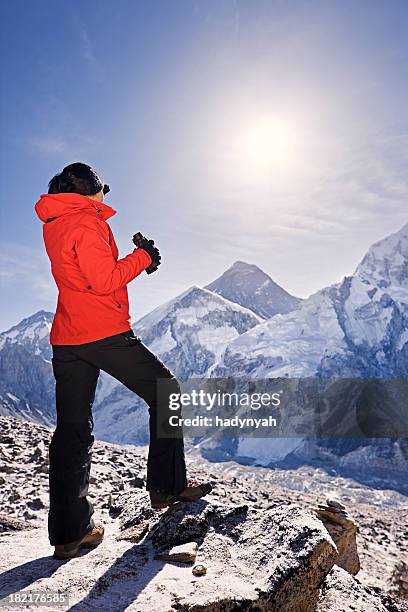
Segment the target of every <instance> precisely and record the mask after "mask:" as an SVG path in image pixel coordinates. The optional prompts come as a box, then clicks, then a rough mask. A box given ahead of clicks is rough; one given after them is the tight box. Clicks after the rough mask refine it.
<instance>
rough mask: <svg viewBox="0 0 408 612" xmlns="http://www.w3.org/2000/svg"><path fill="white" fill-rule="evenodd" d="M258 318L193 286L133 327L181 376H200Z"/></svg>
mask: <svg viewBox="0 0 408 612" xmlns="http://www.w3.org/2000/svg"><path fill="white" fill-rule="evenodd" d="M260 322H261V318H260V317H259V316H257V315H256V314H254V313H253V312H252V311H251V310H248V309H247V308H244V307H243V306H240V305H239V304H236V303H233V302H231V301H229V300H227V299H225V298H223V297H222V296H219V295H217V294H215V293H213V292H211V291H209V290H207V289H201V288H200V287H197V286H193V287H190V289H187V290H186V291H184V292H183V293H181V294H180V295H178V296H177V297H176V298H174V299H172V300H170V301H169V302H166V304H164V305H162V306H159V307H158V308H155V309H154V310H153V311H152V312H151V313H149V314H147V315H145V316H144V317H142V318H141V319H139V321H136V323H135V324H134V326H133V329H134V331H135V333H136V334H137V335H138V336H140V337H141V338H142V340H143V342H144V343H145V344H146V345H147V346H148V347H149V348H150V350H151V351H153V352H154V353H157V354H159V355H160V357H161V359H162V360H164V361H165V363H166V365H167V366H168V367H169V368H170V369H171V370H172V371H174V373H175V374H176V375H178V376H181V377H182V378H189V377H193V376H197V377H198V376H203V375H204V374H207V373H208V371H209V369H210V368H211V367H212V366H213V365H214V364H215V363H216V362H217V361H219V360H220V359H221V358H222V354H223V352H224V349H225V347H226V346H227V345H228V344H229V343H230V342H232V341H233V340H234V339H235V338H238V337H239V336H240V335H241V334H243V333H245V332H246V331H248V330H249V329H252V328H254V327H256V326H257V325H258V324H259V323H260Z"/></svg>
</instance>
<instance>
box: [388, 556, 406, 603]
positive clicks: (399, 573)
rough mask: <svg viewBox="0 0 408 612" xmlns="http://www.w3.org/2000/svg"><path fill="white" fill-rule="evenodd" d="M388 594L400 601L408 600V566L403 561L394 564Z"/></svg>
mask: <svg viewBox="0 0 408 612" xmlns="http://www.w3.org/2000/svg"><path fill="white" fill-rule="evenodd" d="M389 593H391V594H392V595H393V596H396V597H400V598H402V599H408V565H407V563H406V562H405V561H402V560H401V561H397V562H396V563H395V565H394V569H393V570H392V575H391V587H390V589H389Z"/></svg>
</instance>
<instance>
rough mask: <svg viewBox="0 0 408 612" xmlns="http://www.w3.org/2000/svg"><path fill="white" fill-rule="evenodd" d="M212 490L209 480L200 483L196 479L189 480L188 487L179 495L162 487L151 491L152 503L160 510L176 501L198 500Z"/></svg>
mask: <svg viewBox="0 0 408 612" xmlns="http://www.w3.org/2000/svg"><path fill="white" fill-rule="evenodd" d="M210 491H212V486H211V484H210V483H209V482H204V483H202V484H199V483H197V482H196V481H192V480H189V481H188V483H187V487H186V488H185V489H183V491H181V493H178V494H177V495H175V494H174V493H169V492H168V491H163V490H162V489H156V490H153V491H149V494H150V504H151V507H152V508H154V509H155V510H160V509H161V508H167V507H168V506H172V505H173V504H174V503H175V502H192V501H196V500H197V499H200V498H201V497H204V496H205V495H207V494H208V493H210Z"/></svg>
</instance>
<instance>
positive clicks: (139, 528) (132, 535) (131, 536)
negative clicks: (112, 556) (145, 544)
mask: <svg viewBox="0 0 408 612" xmlns="http://www.w3.org/2000/svg"><path fill="white" fill-rule="evenodd" d="M148 530H149V522H148V521H144V522H142V523H140V524H139V525H132V527H128V528H127V529H125V530H124V531H122V532H121V533H119V535H117V536H116V540H118V541H120V540H127V541H128V542H134V543H135V544H137V543H138V542H140V540H142V539H143V538H144V536H145V535H146V533H147V532H148Z"/></svg>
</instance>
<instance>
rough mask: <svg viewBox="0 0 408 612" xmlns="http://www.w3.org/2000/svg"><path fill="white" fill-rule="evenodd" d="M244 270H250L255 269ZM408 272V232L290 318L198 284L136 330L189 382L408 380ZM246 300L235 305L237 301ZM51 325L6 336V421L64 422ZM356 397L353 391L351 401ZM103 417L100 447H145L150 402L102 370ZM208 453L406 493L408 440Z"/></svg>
mask: <svg viewBox="0 0 408 612" xmlns="http://www.w3.org/2000/svg"><path fill="white" fill-rule="evenodd" d="M240 265H241V264H240ZM242 265H243V266H244V268H245V269H246V267H247V264H242ZM233 268H234V266H232V268H231V269H230V271H231V270H232V269H233ZM407 270H408V224H407V225H405V226H404V227H403V228H401V230H400V231H399V232H396V233H395V234H392V235H391V236H388V237H386V238H385V239H383V240H381V241H379V242H377V243H376V244H374V245H373V246H372V247H371V248H370V249H369V251H368V252H367V255H366V256H365V257H364V259H363V260H362V261H361V263H360V264H359V265H358V267H357V268H356V270H355V272H354V274H352V275H351V276H348V277H345V278H344V279H343V280H342V281H340V282H339V283H337V284H334V285H331V286H329V287H326V288H324V289H322V290H321V291H318V292H317V293H315V294H314V295H312V296H310V298H308V299H306V300H302V301H300V302H299V303H298V307H297V308H296V309H295V310H293V311H291V312H289V313H285V314H276V315H275V316H273V317H271V318H269V319H268V320H265V319H264V318H261V316H260V315H257V314H255V313H254V311H253V310H252V309H248V308H245V307H244V306H242V305H239V304H238V303H237V302H235V301H231V300H230V299H227V298H225V297H224V296H222V295H219V294H218V293H217V292H214V291H211V290H209V289H208V288H204V289H202V288H200V287H196V286H194V287H191V288H189V289H188V290H186V291H185V292H183V293H182V294H181V295H179V296H177V297H176V298H174V299H173V300H170V301H169V302H167V303H166V304H164V305H162V306H160V307H158V308H156V309H155V310H153V311H152V312H151V313H149V314H148V315H146V316H144V317H143V318H142V319H140V320H139V321H136V322H135V323H134V325H133V330H134V332H135V333H136V334H137V335H139V336H140V337H141V339H142V340H143V342H144V343H145V344H146V345H147V346H148V347H149V348H150V349H151V350H152V351H153V352H154V353H155V354H157V355H158V357H159V358H160V359H162V360H163V362H164V363H165V364H166V365H167V366H168V367H169V368H170V369H171V370H172V371H173V372H174V373H175V374H176V376H178V377H179V378H181V379H189V378H198V377H236V378H239V377H246V378H251V379H265V378H266V379H268V378H279V377H282V378H284V379H309V378H311V379H313V378H316V379H321V380H325V379H331V378H334V379H335V378H338V379H344V378H347V379H350V380H354V379H371V378H374V379H380V380H383V379H396V378H400V379H402V380H403V379H405V380H406V379H407V370H408V280H407ZM230 271H227V272H226V274H227V273H228V272H230ZM262 274H263V273H262ZM244 276H245V275H244ZM221 278H222V277H221ZM268 278H269V277H268ZM218 280H220V279H218ZM214 282H217V281H214ZM237 282H238V281H237ZM243 285H245V287H247V285H246V283H243ZM260 285H262V282H261V283H260ZM260 285H259V283H258V285H256V286H257V287H259V286H260ZM241 288H242V287H241ZM241 288H240V289H241ZM215 289H217V287H215ZM221 289H222V287H220V286H219V287H218V290H219V291H220V290H221ZM255 290H256V289H254V292H255ZM244 294H245V292H244V293H242V292H241V293H239V295H238V293H237V294H235V295H232V297H233V298H234V299H236V300H237V299H241V298H242V296H243V295H244ZM248 295H249V292H248ZM264 314H265V313H264ZM51 320H52V314H51V313H44V311H40V312H39V313H36V314H34V315H33V316H32V317H28V318H27V319H24V320H23V321H22V322H21V323H19V324H18V325H16V326H14V327H12V328H11V329H10V330H8V331H7V332H4V333H3V334H0V374H1V383H0V412H1V413H3V414H6V415H22V416H23V417H24V418H26V419H31V420H37V421H38V422H40V423H46V424H48V423H49V422H50V419H51V420H53V419H54V418H55V417H54V413H55V409H54V401H55V400H54V379H53V376H52V367H51V362H50V349H49V346H48V344H47V343H48V339H47V333H48V330H49V325H50V322H51ZM350 384H351V385H352V383H350ZM352 389H353V387H352V386H351V387H350V389H346V393H345V395H346V396H347V392H348V391H350V393H351V392H352ZM396 403H397V404H398V405H396V406H392V410H390V411H389V413H390V414H389V416H390V418H394V416H393V415H394V414H397V415H398V414H399V412H398V411H401V410H403V409H404V405H403V404H401V402H400V399H399V398H398V400H397V402H396ZM294 408H296V406H294ZM381 410H383V413H384V414H386V412H387V410H385V411H384V408H381V406H380V407H379V411H380V412H379V415H380V417H381ZM94 412H95V415H96V419H95V431H96V433H97V436H98V437H100V438H102V439H105V440H109V441H112V442H115V441H121V442H126V443H144V442H145V441H146V439H147V438H146V428H147V418H146V417H147V415H146V406H144V402H143V401H142V400H139V398H137V397H134V396H133V395H132V394H131V393H130V392H129V391H128V390H127V389H125V388H124V387H123V386H122V385H120V383H118V382H117V381H115V380H114V379H112V378H111V377H110V376H108V375H107V374H105V373H103V372H102V373H101V376H100V379H99V381H98V386H97V390H96V397H95V402H94ZM292 414H294V413H293V412H292V413H291V414H290V416H292ZM328 415H329V416H332V418H333V419H334V420H335V419H336V418H337V415H339V407H338V406H337V405H333V411H332V414H330V410H329V411H328ZM326 416H327V414H326ZM199 448H200V450H201V451H202V453H203V454H205V456H207V457H209V458H211V459H212V460H217V461H218V460H230V459H233V460H235V461H240V462H242V463H246V464H250V463H253V464H259V465H268V466H278V465H280V466H285V467H287V466H292V467H293V466H298V465H300V464H305V463H306V464H316V465H325V466H327V467H328V468H330V469H336V470H342V471H343V472H344V471H347V470H350V473H352V474H353V477H355V478H357V479H358V478H368V479H371V481H372V479H373V478H374V479H375V478H377V477H378V478H382V479H383V481H384V479H385V480H386V482H387V483H388V484H389V485H390V486H391V484H392V479H393V478H394V476H395V479H396V481H395V482H396V485H395V486H399V485H398V482H397V481H399V479H400V475H401V474H403V473H404V471H406V469H408V449H407V443H406V441H405V442H404V441H403V440H401V441H399V440H393V439H378V438H377V439H374V438H373V439H372V438H369V437H366V438H365V439H364V438H362V439H360V440H355V439H352V438H351V437H349V438H344V439H342V438H337V439H335V438H332V439H329V440H325V439H322V440H320V441H318V442H313V441H310V440H306V439H303V438H302V437H301V436H298V437H296V438H295V437H293V438H281V439H278V438H269V439H265V438H239V437H238V438H231V437H227V436H225V437H222V436H221V437H218V438H217V437H214V436H212V437H210V439H207V440H201V441H200V445H199ZM330 466H331V467H330Z"/></svg>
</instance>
